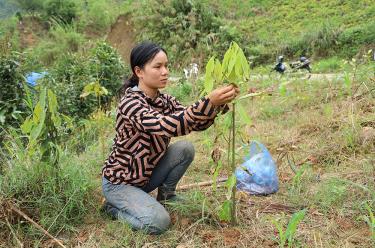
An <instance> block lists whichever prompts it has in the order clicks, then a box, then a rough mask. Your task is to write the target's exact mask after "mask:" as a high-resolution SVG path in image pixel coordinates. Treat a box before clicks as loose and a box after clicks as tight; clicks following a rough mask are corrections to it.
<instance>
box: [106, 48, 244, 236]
mask: <svg viewBox="0 0 375 248" xmlns="http://www.w3.org/2000/svg"><path fill="white" fill-rule="evenodd" d="M130 65H131V69H132V72H133V75H132V76H131V77H130V78H129V79H128V80H126V81H125V83H124V85H123V87H122V89H121V91H120V92H121V95H122V97H121V99H120V102H119V104H118V108H117V114H116V124H115V129H116V133H115V138H114V142H113V146H112V151H111V153H110V154H109V156H108V158H107V159H106V161H105V163H104V166H103V168H102V190H103V194H104V198H105V203H104V205H103V208H102V209H103V210H104V211H106V212H107V213H109V214H110V215H111V216H112V217H113V218H115V219H119V220H122V221H125V222H126V223H128V224H129V225H130V226H131V227H132V228H133V229H135V230H144V231H146V232H148V233H150V234H160V233H162V232H164V231H166V230H167V228H168V226H169V225H170V216H169V214H168V212H167V211H166V209H165V208H164V207H163V205H162V204H163V203H165V202H166V201H175V202H177V203H178V201H179V200H181V198H179V197H178V196H177V195H176V185H177V183H178V182H179V180H180V179H181V178H182V176H183V175H184V173H185V172H186V170H187V168H188V166H189V165H190V164H191V163H192V161H193V159H194V146H193V144H192V143H190V142H188V141H185V140H180V141H177V142H175V143H173V144H169V143H170V140H171V138H172V137H176V136H183V135H187V134H189V133H190V132H192V131H202V130H205V129H207V128H209V127H210V126H211V125H212V124H213V122H214V119H215V117H216V116H217V114H218V113H220V112H225V111H227V109H228V107H227V105H226V104H227V103H229V102H231V101H232V100H233V99H234V98H235V97H236V96H237V95H238V94H239V89H238V88H237V87H235V86H234V85H232V84H231V85H228V86H225V87H221V88H218V89H215V90H213V91H212V92H211V93H210V94H208V95H207V96H205V97H203V98H201V99H199V100H198V101H197V102H195V103H194V104H192V105H190V106H187V107H185V106H183V105H181V104H180V103H179V102H178V101H177V100H176V98H174V97H172V96H170V95H167V94H165V93H162V92H160V89H163V88H164V87H166V85H167V82H168V76H169V69H168V57H167V53H166V51H165V50H164V49H163V48H161V47H160V46H159V45H157V44H154V43H151V42H144V43H141V44H138V45H137V46H135V47H134V48H133V50H132V51H131V55H130ZM154 189H158V193H157V197H156V199H155V198H154V197H152V196H151V195H149V194H148V193H149V192H151V191H153V190H154Z"/></svg>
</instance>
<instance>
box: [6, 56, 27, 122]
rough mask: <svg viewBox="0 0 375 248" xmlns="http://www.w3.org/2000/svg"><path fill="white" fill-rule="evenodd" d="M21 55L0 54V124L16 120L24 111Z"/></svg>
mask: <svg viewBox="0 0 375 248" xmlns="http://www.w3.org/2000/svg"><path fill="white" fill-rule="evenodd" d="M20 59H21V55H20V54H19V53H17V52H10V53H5V54H4V53H1V54H0V78H1V94H0V124H1V125H3V124H5V125H10V124H14V123H15V122H17V121H18V120H19V118H20V115H19V114H20V113H21V112H22V111H24V109H25V108H24V103H23V99H24V97H25V84H24V83H23V82H24V78H23V76H22V75H23V72H22V69H21V67H20Z"/></svg>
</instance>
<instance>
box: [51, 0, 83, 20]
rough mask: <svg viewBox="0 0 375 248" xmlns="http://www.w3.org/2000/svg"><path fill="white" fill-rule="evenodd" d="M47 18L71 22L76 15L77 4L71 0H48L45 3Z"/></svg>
mask: <svg viewBox="0 0 375 248" xmlns="http://www.w3.org/2000/svg"><path fill="white" fill-rule="evenodd" d="M44 8H45V12H46V14H47V18H53V19H56V20H60V21H62V22H63V23H72V22H73V20H74V19H75V18H76V17H77V6H76V4H75V3H74V1H72V0H50V1H48V2H47V3H46V4H45V5H44Z"/></svg>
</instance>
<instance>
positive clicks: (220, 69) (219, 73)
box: [214, 59, 223, 82]
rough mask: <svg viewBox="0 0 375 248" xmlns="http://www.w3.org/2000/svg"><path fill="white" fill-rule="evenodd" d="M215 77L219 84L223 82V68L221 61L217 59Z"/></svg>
mask: <svg viewBox="0 0 375 248" xmlns="http://www.w3.org/2000/svg"><path fill="white" fill-rule="evenodd" d="M214 77H215V80H216V81H217V82H221V81H222V80H223V67H222V66H221V64H220V61H219V60H217V59H216V60H215V69H214Z"/></svg>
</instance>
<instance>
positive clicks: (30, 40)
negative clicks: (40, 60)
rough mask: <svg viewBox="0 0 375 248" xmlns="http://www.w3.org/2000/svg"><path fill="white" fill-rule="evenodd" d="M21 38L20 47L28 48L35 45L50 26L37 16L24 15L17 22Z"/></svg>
mask: <svg viewBox="0 0 375 248" xmlns="http://www.w3.org/2000/svg"><path fill="white" fill-rule="evenodd" d="M17 30H18V33H19V38H20V48H21V49H26V48H29V47H33V46H35V45H36V44H37V43H38V41H39V40H40V38H41V37H42V36H43V35H45V34H46V33H47V31H48V27H46V25H45V24H44V23H43V21H42V20H40V19H39V18H38V17H35V16H27V17H23V18H22V20H20V21H19V22H18V24H17Z"/></svg>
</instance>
